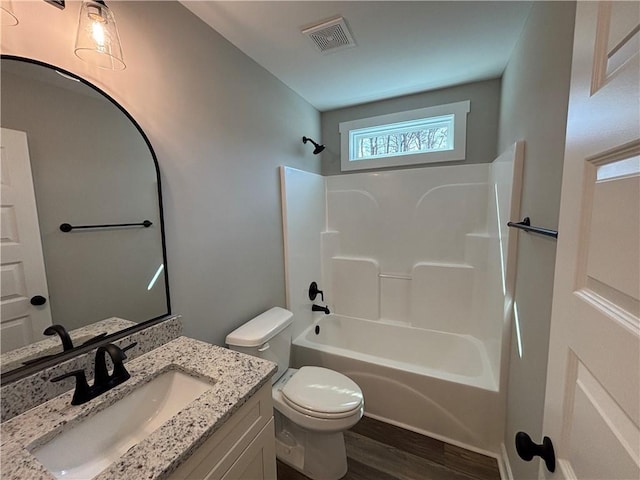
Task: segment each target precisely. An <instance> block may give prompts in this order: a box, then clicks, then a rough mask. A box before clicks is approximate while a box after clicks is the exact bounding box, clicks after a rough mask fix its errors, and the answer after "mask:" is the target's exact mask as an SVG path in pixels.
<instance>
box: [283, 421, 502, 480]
mask: <svg viewBox="0 0 640 480" xmlns="http://www.w3.org/2000/svg"><path fill="white" fill-rule="evenodd" d="M344 439H345V445H346V449H347V464H348V466H349V471H348V472H347V474H346V475H345V476H344V477H342V480H500V473H499V471H498V464H497V462H496V459H495V458H491V457H487V456H485V455H480V454H478V453H475V452H470V451H468V450H465V449H463V448H460V447H456V446H454V445H450V444H448V443H444V442H441V441H439V440H435V439H433V438H430V437H425V436H424V435H420V434H417V433H414V432H411V431H408V430H404V429H402V428H399V427H396V426H393V425H389V424H387V423H383V422H380V421H378V420H374V419H372V418H369V417H364V418H362V420H360V422H358V424H357V425H356V426H355V427H353V428H352V429H351V430H348V431H347V432H345V435H344ZM278 480H307V477H305V476H304V475H302V474H301V473H299V472H297V471H296V470H294V469H293V468H291V467H289V466H288V465H286V464H284V463H282V462H280V461H278Z"/></svg>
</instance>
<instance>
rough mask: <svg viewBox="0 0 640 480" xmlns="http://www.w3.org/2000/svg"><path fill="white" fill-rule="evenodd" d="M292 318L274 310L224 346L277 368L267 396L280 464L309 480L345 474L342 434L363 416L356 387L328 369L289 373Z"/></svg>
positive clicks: (309, 368)
mask: <svg viewBox="0 0 640 480" xmlns="http://www.w3.org/2000/svg"><path fill="white" fill-rule="evenodd" d="M292 320H293V314H292V313H291V312H289V311H288V310H285V309H283V308H280V307H274V308H272V309H271V310H268V311H267V312H264V313H263V314H261V315H259V316H257V317H255V318H254V319H253V320H251V321H249V322H247V323H245V324H244V325H242V326H240V327H239V328H238V329H236V330H234V331H233V332H231V333H230V334H229V335H228V336H227V339H226V342H227V345H229V348H231V349H233V350H237V351H240V352H243V353H247V354H250V355H254V356H258V357H261V358H265V359H267V360H271V361H274V362H276V363H277V364H278V372H277V373H276V375H274V379H273V387H272V396H273V404H274V418H275V428H276V455H277V457H278V459H279V460H281V461H283V462H284V463H286V464H288V465H290V466H291V467H293V468H294V469H296V470H298V471H300V472H301V473H303V474H304V475H306V476H307V477H309V478H311V479H314V480H337V479H339V478H341V477H342V476H344V474H345V473H346V472H347V455H346V451H345V447H344V436H343V432H344V431H345V430H347V429H349V428H351V427H353V426H354V425H355V424H356V423H357V422H358V421H359V420H360V418H362V415H363V413H364V399H363V396H362V391H361V390H360V387H358V385H357V384H356V383H355V382H354V381H353V380H351V379H350V378H348V377H347V376H345V375H343V374H341V373H338V372H335V371H333V370H329V369H327V368H322V367H315V366H304V367H301V368H300V369H294V368H289V357H290V351H291V322H292Z"/></svg>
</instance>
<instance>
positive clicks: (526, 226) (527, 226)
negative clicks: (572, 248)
mask: <svg viewBox="0 0 640 480" xmlns="http://www.w3.org/2000/svg"><path fill="white" fill-rule="evenodd" d="M507 227H513V228H519V229H521V230H524V231H525V232H530V233H537V234H539V235H545V236H547V237H553V238H558V231H557V230H550V229H548V228H542V227H534V226H532V225H531V220H530V219H529V217H524V219H523V220H522V221H521V222H508V223H507Z"/></svg>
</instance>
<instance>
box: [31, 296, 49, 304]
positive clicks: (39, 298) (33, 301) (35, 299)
mask: <svg viewBox="0 0 640 480" xmlns="http://www.w3.org/2000/svg"><path fill="white" fill-rule="evenodd" d="M30 302H31V305H35V306H36V307H39V306H40V305H44V304H45V303H47V299H46V298H44V297H43V296H42V295H35V296H33V297H31V300H30Z"/></svg>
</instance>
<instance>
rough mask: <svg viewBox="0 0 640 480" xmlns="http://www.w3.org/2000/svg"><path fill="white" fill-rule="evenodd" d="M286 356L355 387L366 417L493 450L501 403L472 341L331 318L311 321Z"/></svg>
mask: <svg viewBox="0 0 640 480" xmlns="http://www.w3.org/2000/svg"><path fill="white" fill-rule="evenodd" d="M316 332H317V333H316ZM292 351H293V360H292V361H293V364H294V365H295V366H298V367H299V366H302V365H318V366H324V367H326V368H330V369H332V370H336V371H339V372H341V373H344V374H345V375H347V376H349V377H350V378H352V379H353V380H354V381H355V382H356V383H358V384H359V385H360V387H361V388H362V391H363V393H364V397H365V411H366V414H367V415H369V416H372V417H374V418H378V419H380V420H384V421H387V422H390V423H393V424H395V425H399V426H402V427H404V428H408V429H410V430H413V431H416V432H419V433H424V434H427V435H430V436H432V437H436V438H439V439H441V440H444V441H448V442H450V443H454V444H460V445H462V446H465V447H471V448H474V449H476V450H478V451H481V452H484V453H487V452H488V453H498V452H499V449H500V442H501V441H502V438H501V437H502V426H503V419H502V416H501V413H500V412H502V411H503V410H502V403H503V400H504V399H503V398H502V397H501V395H500V392H499V391H498V382H497V380H496V377H497V375H496V374H495V373H494V372H493V371H492V369H491V366H490V362H489V360H488V356H487V352H486V349H485V346H484V344H483V343H482V342H481V341H480V340H478V339H477V338H474V337H472V336H469V335H459V334H453V333H446V332H439V331H435V330H425V329H419V328H413V327H410V326H406V325H404V324H393V323H388V322H384V321H371V320H363V319H358V318H351V317H344V316H340V315H335V314H331V315H326V316H321V317H320V316H319V317H317V319H316V321H315V322H314V323H313V324H312V325H310V327H309V328H307V329H306V330H305V331H303V332H302V333H301V334H300V335H299V336H298V337H297V338H296V339H295V340H294V341H293V348H292Z"/></svg>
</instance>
